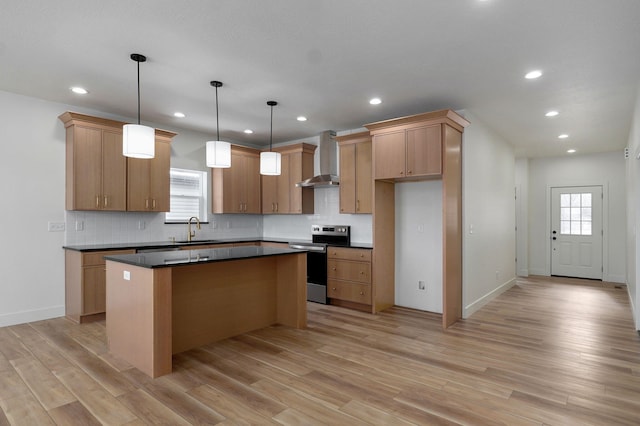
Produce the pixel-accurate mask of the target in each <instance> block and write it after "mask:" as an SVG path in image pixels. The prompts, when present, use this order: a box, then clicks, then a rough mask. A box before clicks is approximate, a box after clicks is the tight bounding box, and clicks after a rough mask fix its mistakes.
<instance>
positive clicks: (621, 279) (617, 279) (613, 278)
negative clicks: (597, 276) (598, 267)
mask: <svg viewBox="0 0 640 426" xmlns="http://www.w3.org/2000/svg"><path fill="white" fill-rule="evenodd" d="M604 281H607V282H610V283H620V284H626V283H627V277H626V276H623V275H614V274H609V275H607V276H606V277H604Z"/></svg>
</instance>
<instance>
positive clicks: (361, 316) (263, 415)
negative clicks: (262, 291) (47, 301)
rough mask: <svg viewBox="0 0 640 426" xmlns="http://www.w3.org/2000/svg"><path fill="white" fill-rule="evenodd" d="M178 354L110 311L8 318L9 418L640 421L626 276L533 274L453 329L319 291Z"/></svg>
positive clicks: (2, 377)
mask: <svg viewBox="0 0 640 426" xmlns="http://www.w3.org/2000/svg"><path fill="white" fill-rule="evenodd" d="M308 307H309V327H308V329H307V330H295V329H290V328H286V327H279V326H275V327H269V328H266V329H262V330H258V331H255V332H252V333H247V334H244V335H241V336H238V337H235V338H232V339H227V340H224V341H221V342H217V343H213V344H209V345H206V346H203V347H200V348H197V349H194V350H190V351H187V352H184V353H181V354H177V355H175V356H174V361H173V362H174V372H173V373H172V374H170V375H168V376H164V377H161V378H158V379H155V380H154V379H150V378H148V377H146V376H145V375H143V374H142V373H140V372H139V371H138V370H136V369H135V368H132V367H130V366H129V365H127V364H126V363H125V362H123V361H122V360H119V359H116V358H115V357H113V356H111V355H110V354H109V353H108V350H107V345H106V336H105V324H104V322H97V323H92V324H85V325H76V324H73V323H72V322H70V321H68V320H66V319H64V318H57V319H52V320H47V321H39V322H34V323H30V324H22V325H16V326H11V327H4V328H0V426H2V425H45V424H58V425H74V424H77V425H92V424H109V425H124V424H127V425H134V424H170V425H179V424H221V425H227V424H259V425H262V424H287V425H289V424H290V425H316V424H317V425H325V424H332V425H364V424H379V425H396V424H397V425H411V424H416V425H432V424H433V425H448V424H465V425H499V424H503V425H638V424H640V338H639V336H638V334H637V333H636V331H635V330H634V327H633V321H632V317H631V311H630V306H629V302H628V296H627V291H626V288H625V287H624V286H617V285H614V284H610V283H602V282H595V281H586V280H576V279H560V278H548V277H530V278H528V279H519V280H518V282H517V284H516V285H515V286H514V287H513V288H511V289H510V290H508V291H507V292H505V293H504V294H502V295H501V296H499V297H498V298H496V299H495V300H493V301H492V302H490V303H489V304H488V305H486V306H485V307H483V308H482V309H481V310H480V311H478V312H477V313H476V314H474V315H473V316H472V317H471V318H470V319H467V320H464V321H460V322H458V323H457V324H455V325H454V326H452V327H451V328H450V329H449V330H447V331H446V332H443V331H442V330H441V327H440V323H441V319H440V316H439V315H435V314H430V313H425V312H419V311H415V310H410V309H405V308H399V307H395V308H392V309H389V310H387V311H385V312H382V313H380V314H378V315H369V314H365V313H361V312H356V311H351V310H346V309H342V308H337V307H331V306H323V305H318V304H313V303H310V304H309V305H308Z"/></svg>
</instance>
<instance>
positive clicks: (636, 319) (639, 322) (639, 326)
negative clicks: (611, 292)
mask: <svg viewBox="0 0 640 426" xmlns="http://www.w3.org/2000/svg"><path fill="white" fill-rule="evenodd" d="M627 294H628V295H629V304H630V305H631V315H632V316H633V323H634V324H635V325H636V330H637V331H638V332H640V315H638V312H636V304H635V300H633V297H632V296H631V289H630V288H629V286H628V285H627Z"/></svg>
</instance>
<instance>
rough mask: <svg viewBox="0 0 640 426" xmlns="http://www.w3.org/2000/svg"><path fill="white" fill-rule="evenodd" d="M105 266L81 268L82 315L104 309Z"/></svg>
mask: <svg viewBox="0 0 640 426" xmlns="http://www.w3.org/2000/svg"><path fill="white" fill-rule="evenodd" d="M104 268H105V266H104V265H100V266H92V267H85V268H83V271H82V273H83V280H82V315H89V314H96V313H101V312H104V311H105V309H106V274H105V271H104Z"/></svg>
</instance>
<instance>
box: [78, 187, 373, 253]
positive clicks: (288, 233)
mask: <svg viewBox="0 0 640 426" xmlns="http://www.w3.org/2000/svg"><path fill="white" fill-rule="evenodd" d="M314 191H315V193H314V196H315V200H314V201H315V213H314V214H312V215H265V216H262V215H241V214H216V215H214V214H209V223H208V224H203V225H202V229H200V230H196V237H195V238H196V239H216V238H253V237H255V238H260V237H266V238H268V237H272V238H287V239H309V238H310V232H311V225H312V224H314V223H318V224H335V225H351V239H352V241H354V242H359V243H371V242H372V228H371V223H372V222H371V215H368V214H365V215H351V214H339V213H338V212H339V205H340V198H339V194H340V191H339V190H338V189H337V188H316V189H315V190H314ZM164 216H165V215H164V213H137V212H89V211H66V212H65V222H66V232H65V245H84V244H114V243H136V242H151V241H168V240H170V239H171V238H172V237H175V238H176V239H177V240H184V239H186V238H187V226H186V225H185V224H165V223H164Z"/></svg>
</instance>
